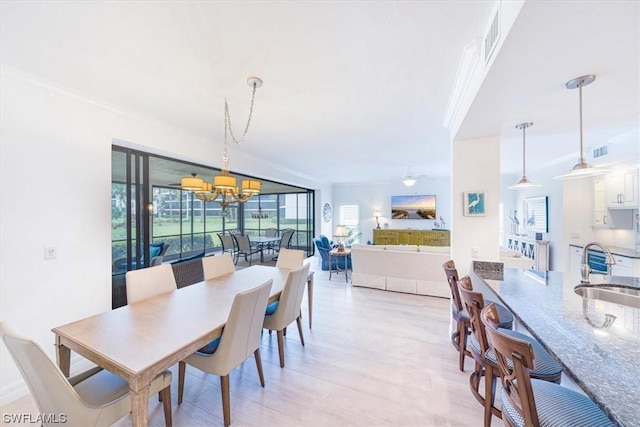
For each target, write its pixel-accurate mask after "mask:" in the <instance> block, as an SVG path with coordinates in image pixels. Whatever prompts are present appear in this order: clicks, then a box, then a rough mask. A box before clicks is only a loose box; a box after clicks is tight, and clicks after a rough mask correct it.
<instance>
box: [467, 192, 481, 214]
mask: <svg viewBox="0 0 640 427" xmlns="http://www.w3.org/2000/svg"><path fill="white" fill-rule="evenodd" d="M463 214H464V216H486V215H487V211H486V208H485V200H484V191H469V192H466V193H464V212H463Z"/></svg>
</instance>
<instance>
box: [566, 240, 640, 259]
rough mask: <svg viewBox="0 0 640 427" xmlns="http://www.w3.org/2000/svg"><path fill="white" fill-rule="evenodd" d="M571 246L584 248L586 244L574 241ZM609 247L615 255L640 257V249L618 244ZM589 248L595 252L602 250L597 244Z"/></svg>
mask: <svg viewBox="0 0 640 427" xmlns="http://www.w3.org/2000/svg"><path fill="white" fill-rule="evenodd" d="M569 246H573V247H574V248H580V249H582V248H584V245H578V244H574V243H571V244H569ZM607 248H609V250H610V251H611V253H612V254H614V255H620V256H623V257H627V258H640V251H637V250H635V249H629V248H621V247H618V246H607ZM589 250H590V251H595V252H602V251H601V250H600V248H598V247H597V246H592V247H590V248H589Z"/></svg>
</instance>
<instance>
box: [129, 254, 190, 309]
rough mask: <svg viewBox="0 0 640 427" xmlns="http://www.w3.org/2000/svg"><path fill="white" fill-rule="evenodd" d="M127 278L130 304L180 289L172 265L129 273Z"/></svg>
mask: <svg viewBox="0 0 640 427" xmlns="http://www.w3.org/2000/svg"><path fill="white" fill-rule="evenodd" d="M125 278H126V282H127V303H128V304H132V303H134V302H138V301H141V300H143V299H147V298H151V297H154V296H156V295H160V294H164V293H166V292H171V291H175V290H176V289H177V288H178V286H177V285H176V279H175V277H174V276H173V269H172V268H171V264H162V265H158V266H156V267H149V268H141V269H140V270H132V271H127V274H126V275H125Z"/></svg>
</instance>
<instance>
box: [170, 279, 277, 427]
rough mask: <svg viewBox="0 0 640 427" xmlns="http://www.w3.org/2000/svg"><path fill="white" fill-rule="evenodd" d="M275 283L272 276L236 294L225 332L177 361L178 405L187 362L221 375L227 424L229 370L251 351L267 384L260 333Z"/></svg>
mask: <svg viewBox="0 0 640 427" xmlns="http://www.w3.org/2000/svg"><path fill="white" fill-rule="evenodd" d="M272 284H273V280H272V279H269V280H267V281H266V282H264V283H263V284H261V285H259V286H256V287H255V288H252V289H249V290H246V291H244V292H240V293H238V294H236V296H235V298H234V300H233V305H232V306H231V311H230V312H229V317H228V320H227V323H226V325H225V326H224V329H223V330H222V335H221V336H220V337H218V338H216V339H215V340H213V341H212V342H211V343H209V344H207V345H206V346H205V347H203V348H201V349H200V350H199V351H198V352H196V353H194V354H192V355H190V356H188V357H187V358H186V359H184V360H182V361H180V362H179V363H178V405H179V404H181V403H182V397H183V391H184V376H185V371H186V365H187V364H189V365H191V366H193V367H195V368H198V369H200V370H201V371H203V372H206V373H208V374H213V375H219V376H220V388H221V391H222V412H223V416H224V425H225V426H228V425H229V424H231V399H230V391H229V373H230V372H231V371H232V370H233V369H234V368H235V367H236V366H238V365H240V364H241V363H242V362H244V361H245V360H246V359H247V358H248V357H249V356H250V355H251V353H253V354H254V357H255V360H256V367H257V368H258V375H259V376H260V384H261V385H262V387H264V375H263V372H262V360H261V359H260V334H261V332H262V321H263V319H264V312H265V309H266V307H267V302H268V301H269V294H270V293H271V285H272Z"/></svg>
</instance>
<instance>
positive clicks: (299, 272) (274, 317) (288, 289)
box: [263, 264, 309, 368]
mask: <svg viewBox="0 0 640 427" xmlns="http://www.w3.org/2000/svg"><path fill="white" fill-rule="evenodd" d="M308 274H309V264H304V265H303V266H302V267H298V268H296V269H295V270H291V271H289V273H288V274H287V280H286V281H285V284H284V286H283V288H282V293H281V294H280V299H279V300H278V307H277V308H276V310H275V312H274V313H273V314H271V315H268V316H265V318H264V323H263V327H264V328H266V329H269V330H270V331H277V335H278V354H279V356H280V367H281V368H284V329H285V328H286V327H287V326H289V325H290V324H291V323H292V322H293V321H294V320H295V321H296V323H297V324H298V334H299V335H300V342H301V343H302V345H303V346H304V335H303V333H302V321H301V317H300V306H301V305H302V296H303V295H304V288H305V284H306V282H307V275H308Z"/></svg>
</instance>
